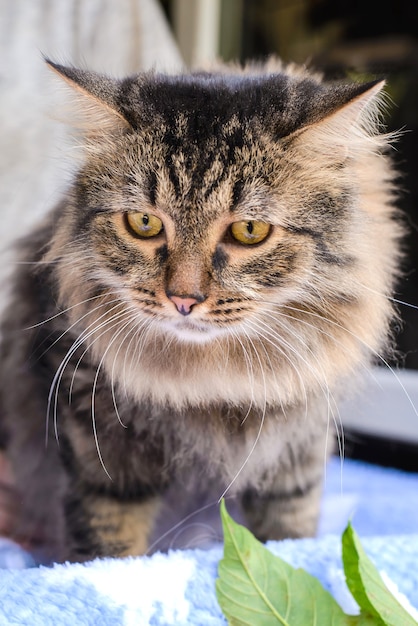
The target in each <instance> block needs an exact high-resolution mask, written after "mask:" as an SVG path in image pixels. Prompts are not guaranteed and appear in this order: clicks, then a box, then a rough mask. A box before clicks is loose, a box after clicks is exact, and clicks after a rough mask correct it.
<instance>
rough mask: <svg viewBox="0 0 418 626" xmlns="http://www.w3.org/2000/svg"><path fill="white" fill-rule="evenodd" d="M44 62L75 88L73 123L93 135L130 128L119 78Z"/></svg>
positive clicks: (48, 61)
mask: <svg viewBox="0 0 418 626" xmlns="http://www.w3.org/2000/svg"><path fill="white" fill-rule="evenodd" d="M45 62H46V64H47V65H48V67H50V68H51V70H52V71H53V72H55V74H57V75H58V76H59V77H60V78H61V79H63V80H64V82H65V83H66V85H67V86H69V87H70V88H71V89H72V92H73V95H74V96H75V97H74V98H73V104H74V112H73V115H72V116H71V118H72V119H71V123H72V125H73V126H75V127H76V128H78V129H80V130H81V131H83V132H84V133H85V134H86V135H88V136H90V137H94V136H99V135H102V134H104V133H115V132H116V133H119V132H121V131H125V130H126V129H128V128H130V124H129V122H128V121H127V120H126V118H125V117H124V116H123V114H122V112H121V110H120V107H119V104H118V95H119V84H120V83H119V81H117V80H114V79H111V78H109V77H108V76H104V75H102V74H98V73H96V72H91V71H87V70H82V69H78V68H74V67H68V66H64V65H60V64H58V63H54V62H53V61H51V60H50V59H48V58H46V57H45Z"/></svg>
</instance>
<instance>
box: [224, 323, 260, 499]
mask: <svg viewBox="0 0 418 626" xmlns="http://www.w3.org/2000/svg"><path fill="white" fill-rule="evenodd" d="M243 332H244V334H245V335H246V338H247V340H248V342H249V344H250V345H251V346H252V348H253V350H254V354H255V356H256V359H257V361H258V365H259V368H260V374H261V377H262V382H263V388H264V405H263V408H262V412H261V419H260V425H259V427H258V431H257V434H256V437H255V439H254V442H253V444H252V446H251V448H250V451H249V452H248V454H247V456H246V458H245V460H244V461H243V463H242V464H241V467H240V468H239V470H238V471H237V472H236V474H235V476H234V477H233V478H232V480H231V481H230V482H229V485H228V486H227V487H226V489H224V491H223V493H222V494H221V496H220V497H219V502H221V500H222V498H224V497H225V495H226V494H227V493H228V491H229V490H230V489H231V487H232V486H233V485H234V483H235V482H236V481H237V480H238V478H239V476H240V475H241V473H242V471H243V470H244V468H245V466H246V465H247V463H248V461H249V460H250V458H251V456H252V454H253V452H254V450H255V448H256V446H257V444H258V442H259V440H260V437H261V433H262V430H263V426H264V422H265V418H266V411H267V382H266V377H265V373H264V368H263V364H262V361H261V359H260V355H259V354H258V351H257V348H256V347H255V345H254V342H253V341H252V339H251V337H250V336H249V334H248V333H247V332H246V331H245V329H243Z"/></svg>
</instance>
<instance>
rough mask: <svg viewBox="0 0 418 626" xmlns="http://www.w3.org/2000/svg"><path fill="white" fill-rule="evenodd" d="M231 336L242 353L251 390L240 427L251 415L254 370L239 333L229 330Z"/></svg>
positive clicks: (253, 401) (253, 400)
mask: <svg viewBox="0 0 418 626" xmlns="http://www.w3.org/2000/svg"><path fill="white" fill-rule="evenodd" d="M231 335H232V336H233V337H234V339H235V340H236V341H237V342H238V343H239V345H240V347H241V350H242V353H243V355H244V361H245V367H246V369H247V375H248V380H249V388H250V390H251V400H250V404H249V406H248V409H247V412H246V414H245V415H244V417H243V418H242V420H241V425H243V424H244V423H245V422H246V420H247V418H248V416H249V415H250V413H251V409H252V407H253V405H254V403H255V398H254V380H255V379H254V369H253V364H252V359H251V357H250V355H249V354H248V351H247V349H246V347H245V345H244V342H243V340H242V338H241V337H240V336H239V333H238V332H237V331H235V329H231Z"/></svg>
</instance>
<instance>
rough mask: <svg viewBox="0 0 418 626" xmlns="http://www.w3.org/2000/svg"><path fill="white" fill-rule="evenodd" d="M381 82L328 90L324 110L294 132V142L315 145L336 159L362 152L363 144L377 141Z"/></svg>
mask: <svg viewBox="0 0 418 626" xmlns="http://www.w3.org/2000/svg"><path fill="white" fill-rule="evenodd" d="M384 85H385V81H384V80H379V81H374V82H371V83H366V84H361V85H358V84H354V85H343V86H341V87H332V88H330V90H329V92H328V94H327V95H325V98H326V99H328V104H327V106H326V107H325V110H324V111H323V112H322V113H321V115H320V116H319V119H317V120H315V121H314V122H312V123H311V124H308V125H307V126H305V127H304V128H301V129H300V130H299V131H297V132H296V133H294V136H295V138H298V142H299V141H300V142H302V143H305V144H306V145H309V146H310V147H313V146H316V149H317V150H318V151H320V152H321V154H324V155H326V154H328V155H329V156H335V157H337V158H339V157H341V156H343V155H344V154H345V155H348V154H353V153H355V151H356V150H362V149H363V148H364V145H365V142H368V143H370V141H375V142H376V143H379V144H380V142H381V138H382V137H383V135H381V133H380V128H379V126H380V114H381V111H382V103H383V94H382V89H383V87H384Z"/></svg>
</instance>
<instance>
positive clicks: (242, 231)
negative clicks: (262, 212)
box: [230, 220, 271, 246]
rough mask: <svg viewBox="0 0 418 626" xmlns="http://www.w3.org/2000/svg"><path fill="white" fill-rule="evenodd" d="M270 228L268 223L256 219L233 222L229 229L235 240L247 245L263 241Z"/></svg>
mask: <svg viewBox="0 0 418 626" xmlns="http://www.w3.org/2000/svg"><path fill="white" fill-rule="evenodd" d="M270 230H271V226H270V224H267V223H266V222H258V221H256V220H249V221H242V222H234V223H233V224H232V225H231V229H230V231H231V235H232V237H233V238H234V239H235V240H236V241H238V242H239V243H242V244H244V245H249V246H251V245H253V244H255V243H261V242H262V241H264V239H266V238H267V236H268V235H269V233H270Z"/></svg>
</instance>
